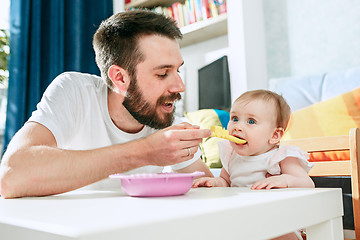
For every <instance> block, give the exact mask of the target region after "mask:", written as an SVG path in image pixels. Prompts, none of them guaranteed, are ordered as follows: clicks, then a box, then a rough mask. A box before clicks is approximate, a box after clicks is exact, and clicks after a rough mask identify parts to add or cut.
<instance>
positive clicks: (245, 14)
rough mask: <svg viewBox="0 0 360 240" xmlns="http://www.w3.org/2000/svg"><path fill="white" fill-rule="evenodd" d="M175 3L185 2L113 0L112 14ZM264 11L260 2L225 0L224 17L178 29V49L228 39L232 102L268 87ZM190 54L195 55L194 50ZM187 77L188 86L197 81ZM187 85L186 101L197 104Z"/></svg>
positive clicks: (172, 0)
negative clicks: (127, 0)
mask: <svg viewBox="0 0 360 240" xmlns="http://www.w3.org/2000/svg"><path fill="white" fill-rule="evenodd" d="M174 2H182V3H183V2H184V1H181V0H132V1H131V3H130V4H124V0H114V12H120V11H124V9H127V8H129V7H144V8H145V7H146V8H150V7H155V6H160V5H161V6H170V5H171V4H172V3H174ZM263 11H264V9H263V0H251V1H248V0H227V14H223V15H220V16H218V17H215V18H212V19H207V20H204V21H201V22H197V23H193V24H191V25H188V26H185V27H183V28H181V31H182V33H183V35H184V38H183V39H182V40H181V41H180V42H179V44H180V47H181V48H187V47H188V46H189V47H191V46H192V45H194V46H198V44H202V43H204V44H205V45H207V44H206V43H207V42H209V41H207V40H212V39H217V37H219V36H227V38H228V59H229V71H230V77H231V95H232V100H235V99H236V98H237V97H238V96H239V95H240V94H241V93H243V92H244V91H246V90H251V89H259V88H264V89H265V88H267V87H268V86H267V85H268V83H267V68H266V51H265V35H264V34H265V32H264V16H263ZM207 46H208V45H207ZM212 48H215V47H214V46H212V47H210V48H209V51H211V50H212ZM192 54H195V55H196V54H197V53H196V50H195V51H194V52H193V53H192ZM194 59H196V57H195V56H194ZM188 76H191V78H192V79H189V83H190V82H192V83H194V82H197V81H196V77H197V73H196V72H191V73H189V74H188ZM187 81H188V80H187ZM192 83H191V84H192ZM188 86H189V87H188V90H187V92H189V97H191V99H190V100H189V102H194V101H197V100H196V99H197V96H193V95H195V94H197V93H195V92H192V91H191V90H190V88H192V86H190V85H188ZM189 90H190V91H189ZM190 92H191V94H190Z"/></svg>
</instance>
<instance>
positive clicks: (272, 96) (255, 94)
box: [235, 89, 291, 130]
mask: <svg viewBox="0 0 360 240" xmlns="http://www.w3.org/2000/svg"><path fill="white" fill-rule="evenodd" d="M257 99H260V100H264V101H273V102H274V104H275V108H276V115H277V117H276V127H281V128H283V129H284V130H286V128H287V127H288V124H289V121H290V116H291V109H290V106H289V105H288V104H287V102H286V100H285V99H284V98H283V96H281V95H279V94H277V93H275V92H272V91H269V90H264V89H260V90H252V91H247V92H245V93H243V94H241V95H240V96H239V97H238V98H237V99H236V100H235V102H245V103H246V102H249V101H252V100H257Z"/></svg>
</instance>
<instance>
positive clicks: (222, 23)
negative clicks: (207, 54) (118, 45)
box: [124, 0, 228, 47]
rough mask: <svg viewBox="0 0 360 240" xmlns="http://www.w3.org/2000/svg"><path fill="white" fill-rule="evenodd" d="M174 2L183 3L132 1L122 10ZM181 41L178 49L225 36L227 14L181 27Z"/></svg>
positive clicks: (166, 4) (177, 0)
mask: <svg viewBox="0 0 360 240" xmlns="http://www.w3.org/2000/svg"><path fill="white" fill-rule="evenodd" d="M175 2H184V1H179V0H132V1H131V3H128V4H125V5H124V9H128V8H153V7H156V6H171V4H173V3H175ZM181 32H182V34H183V36H184V37H183V39H182V40H181V41H179V45H180V47H186V46H189V45H192V44H196V43H200V42H203V41H206V40H210V39H213V38H216V37H219V36H222V35H226V34H227V32H228V28H227V14H226V13H225V14H221V15H219V16H216V17H212V18H209V19H205V20H202V21H199V22H195V23H192V24H190V25H186V26H184V27H181Z"/></svg>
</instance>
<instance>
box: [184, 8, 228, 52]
mask: <svg viewBox="0 0 360 240" xmlns="http://www.w3.org/2000/svg"><path fill="white" fill-rule="evenodd" d="M227 31H228V28H227V14H221V15H219V16H217V17H213V18H209V19H207V20H203V21H200V22H196V23H193V24H190V25H187V26H185V27H182V28H181V32H182V34H183V35H184V38H183V39H182V40H181V41H180V42H179V44H180V47H186V46H189V45H191V44H195V43H199V42H203V41H206V40H209V39H212V38H215V37H220V36H222V35H226V34H227Z"/></svg>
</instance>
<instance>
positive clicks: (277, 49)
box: [263, 0, 360, 79]
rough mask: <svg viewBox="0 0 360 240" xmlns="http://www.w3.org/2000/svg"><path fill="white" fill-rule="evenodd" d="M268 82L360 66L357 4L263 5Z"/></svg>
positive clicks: (283, 0) (330, 0)
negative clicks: (280, 78) (275, 79)
mask: <svg viewBox="0 0 360 240" xmlns="http://www.w3.org/2000/svg"><path fill="white" fill-rule="evenodd" d="M263 5H264V18H265V36H266V49H267V52H266V54H267V71H268V78H269V79H270V78H279V77H287V76H301V75H310V74H319V73H320V74H321V73H325V72H329V71H343V70H346V69H348V68H352V67H357V66H360V44H359V43H360V24H359V23H360V14H359V13H360V1H356V0H343V1H339V0H317V1H312V0H301V1H300V0H297V1H293V0H272V1H263Z"/></svg>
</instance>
